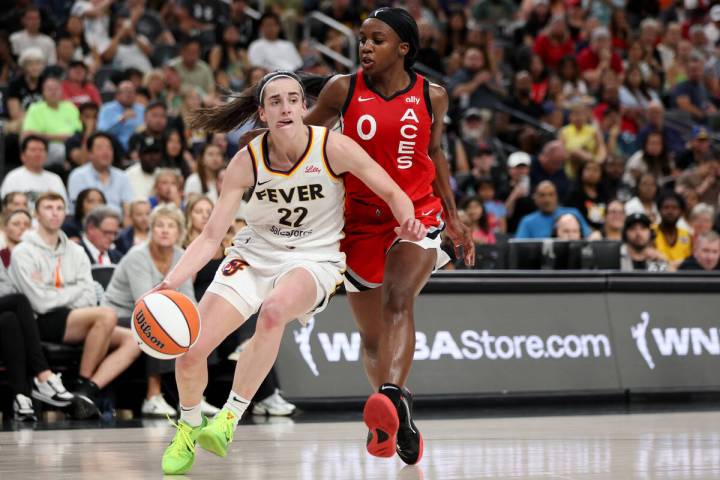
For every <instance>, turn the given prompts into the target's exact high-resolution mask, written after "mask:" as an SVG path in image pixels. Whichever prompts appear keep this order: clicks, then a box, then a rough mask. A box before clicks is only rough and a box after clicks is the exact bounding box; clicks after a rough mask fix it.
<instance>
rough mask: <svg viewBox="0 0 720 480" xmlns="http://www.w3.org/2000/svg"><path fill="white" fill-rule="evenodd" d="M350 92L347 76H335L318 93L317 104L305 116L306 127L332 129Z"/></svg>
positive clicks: (348, 77)
mask: <svg viewBox="0 0 720 480" xmlns="http://www.w3.org/2000/svg"><path fill="white" fill-rule="evenodd" d="M349 90H350V76H349V75H335V76H334V77H332V78H331V79H330V80H328V82H327V83H326V84H325V86H324V87H323V88H322V90H321V91H320V95H318V98H317V102H316V103H315V105H313V106H312V108H310V109H309V110H308V111H307V113H306V114H305V117H304V119H303V120H304V121H305V124H306V125H318V126H322V127H332V126H333V125H335V122H336V121H337V119H338V117H339V116H340V113H341V112H342V107H343V105H344V104H345V99H346V98H347V95H348V91H349Z"/></svg>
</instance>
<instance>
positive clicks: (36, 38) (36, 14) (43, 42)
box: [10, 6, 57, 65]
mask: <svg viewBox="0 0 720 480" xmlns="http://www.w3.org/2000/svg"><path fill="white" fill-rule="evenodd" d="M41 23H42V18H41V16H40V9H38V8H37V7H34V6H29V7H28V8H26V9H25V12H24V13H23V16H22V25H23V27H25V28H24V29H23V30H20V31H17V32H15V33H13V34H12V35H10V44H11V45H12V51H13V54H14V55H16V56H20V54H22V52H24V51H25V50H27V49H28V48H32V47H37V48H39V49H40V50H42V52H43V55H45V62H46V63H47V64H48V65H55V62H56V61H57V52H56V51H55V42H54V41H53V39H52V38H50V37H48V36H47V35H45V34H44V33H42V32H40V25H41Z"/></svg>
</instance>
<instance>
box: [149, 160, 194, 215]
mask: <svg viewBox="0 0 720 480" xmlns="http://www.w3.org/2000/svg"><path fill="white" fill-rule="evenodd" d="M181 188H182V177H181V176H180V174H179V173H178V172H176V171H175V170H171V169H169V168H158V169H157V171H156V172H155V188H154V189H153V191H154V195H153V196H152V197H150V198H149V199H148V200H149V201H150V206H151V207H153V208H155V207H156V206H158V205H160V204H162V203H172V204H173V205H175V206H177V207H181V206H182V201H183V194H182V190H181ZM189 199H190V197H188V200H189Z"/></svg>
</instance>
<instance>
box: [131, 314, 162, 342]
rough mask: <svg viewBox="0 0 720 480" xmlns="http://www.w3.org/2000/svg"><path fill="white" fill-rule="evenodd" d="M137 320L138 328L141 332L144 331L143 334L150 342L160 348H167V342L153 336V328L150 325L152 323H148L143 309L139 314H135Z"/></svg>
mask: <svg viewBox="0 0 720 480" xmlns="http://www.w3.org/2000/svg"><path fill="white" fill-rule="evenodd" d="M135 321H136V322H137V330H138V331H139V332H142V334H143V335H145V336H146V337H147V338H148V340H149V341H150V343H152V344H153V345H156V346H157V347H158V348H161V349H163V348H165V344H164V343H163V342H161V341H160V340H158V338H157V337H155V336H153V334H152V328H151V327H150V324H148V323H147V321H146V320H145V314H144V313H143V311H142V310H138V311H137V314H136V315H135Z"/></svg>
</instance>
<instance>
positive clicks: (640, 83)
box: [619, 64, 660, 127]
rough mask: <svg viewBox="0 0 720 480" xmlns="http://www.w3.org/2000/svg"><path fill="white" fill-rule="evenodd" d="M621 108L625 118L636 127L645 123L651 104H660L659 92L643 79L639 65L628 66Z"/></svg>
mask: <svg viewBox="0 0 720 480" xmlns="http://www.w3.org/2000/svg"><path fill="white" fill-rule="evenodd" d="M619 93H620V106H621V107H622V108H623V114H624V116H625V118H629V119H631V120H632V121H633V123H634V124H635V125H636V126H638V127H639V126H640V125H643V124H644V123H645V116H646V111H647V108H648V105H649V104H650V102H653V101H655V102H659V101H660V97H659V96H658V94H657V92H656V91H655V90H653V89H652V88H650V87H649V86H648V85H647V83H646V81H645V79H644V78H643V74H642V70H641V69H640V66H639V65H637V64H631V65H628V67H627V70H626V71H625V82H624V83H623V84H622V85H621V86H620V91H619Z"/></svg>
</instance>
